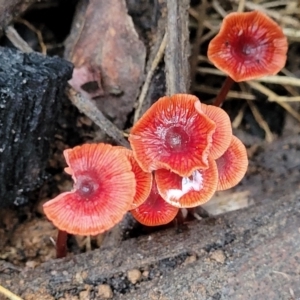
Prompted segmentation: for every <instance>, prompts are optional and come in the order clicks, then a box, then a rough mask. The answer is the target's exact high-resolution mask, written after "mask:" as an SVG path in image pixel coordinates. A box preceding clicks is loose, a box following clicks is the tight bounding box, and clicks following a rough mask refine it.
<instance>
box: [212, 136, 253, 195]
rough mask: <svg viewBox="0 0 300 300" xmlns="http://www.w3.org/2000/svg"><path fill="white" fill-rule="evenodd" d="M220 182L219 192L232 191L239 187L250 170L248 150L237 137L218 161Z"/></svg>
mask: <svg viewBox="0 0 300 300" xmlns="http://www.w3.org/2000/svg"><path fill="white" fill-rule="evenodd" d="M216 163H217V167H218V173H219V182H218V187H217V190H218V191H223V190H227V189H230V188H232V187H234V186H235V185H237V184H238V183H239V182H240V181H241V180H242V179H243V177H244V176H245V174H246V172H247V168H248V157H247V150H246V147H245V146H244V144H243V143H242V142H241V140H239V139H238V138H237V137H236V136H234V135H233V136H232V140H231V143H230V146H229V147H228V149H227V150H226V151H225V153H224V154H223V155H222V156H221V157H220V158H218V159H217V160H216Z"/></svg>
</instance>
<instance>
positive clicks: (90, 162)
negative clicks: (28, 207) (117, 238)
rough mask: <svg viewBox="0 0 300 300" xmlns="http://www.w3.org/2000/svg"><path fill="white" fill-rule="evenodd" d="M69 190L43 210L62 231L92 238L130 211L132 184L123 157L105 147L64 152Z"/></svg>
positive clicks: (122, 154) (126, 161)
mask: <svg viewBox="0 0 300 300" xmlns="http://www.w3.org/2000/svg"><path fill="white" fill-rule="evenodd" d="M64 156H65V158H66V161H67V164H68V166H69V167H68V168H66V171H67V172H68V173H69V174H71V175H72V178H73V180H74V187H73V190H72V191H70V192H65V193H62V194H60V195H58V196H57V197H56V198H54V199H53V200H50V201H48V202H46V203H45V204H44V206H43V208H44V212H45V214H46V216H47V217H48V219H49V220H50V221H52V222H53V224H54V225H55V226H56V227H57V228H59V229H60V230H62V231H66V232H68V233H71V234H78V235H96V234H99V233H102V232H104V231H106V230H108V229H110V228H112V227H113V226H114V225H115V224H117V223H118V222H119V221H121V219H122V218H123V216H124V215H125V213H126V212H127V211H128V210H129V208H130V207H131V204H132V201H133V197H134V195H135V188H136V182H135V178H134V174H133V172H132V171H131V164H130V163H129V161H128V159H127V158H126V156H125V154H124V153H123V152H122V151H121V150H120V149H117V148H116V147H112V146H111V145H107V144H84V145H82V146H77V147H75V148H73V149H67V150H65V151H64Z"/></svg>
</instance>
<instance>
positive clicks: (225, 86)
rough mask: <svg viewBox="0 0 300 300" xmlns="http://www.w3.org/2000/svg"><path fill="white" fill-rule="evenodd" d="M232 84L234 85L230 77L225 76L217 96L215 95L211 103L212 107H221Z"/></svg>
mask: <svg viewBox="0 0 300 300" xmlns="http://www.w3.org/2000/svg"><path fill="white" fill-rule="evenodd" d="M233 83H234V80H233V79H232V78H231V77H230V76H227V77H226V79H225V81H224V83H223V85H222V87H221V90H220V92H219V94H218V95H217V97H216V99H215V101H214V103H213V105H214V106H218V107H221V106H222V104H223V102H224V100H225V98H226V96H227V94H228V92H229V90H230V88H231V87H232V85H233Z"/></svg>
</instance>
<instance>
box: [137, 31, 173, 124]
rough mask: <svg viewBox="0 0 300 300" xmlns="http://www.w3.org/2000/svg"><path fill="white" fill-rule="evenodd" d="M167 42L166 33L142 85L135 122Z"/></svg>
mask: <svg viewBox="0 0 300 300" xmlns="http://www.w3.org/2000/svg"><path fill="white" fill-rule="evenodd" d="M166 44H167V34H166V33H165V34H164V36H163V39H162V41H161V43H160V47H159V49H158V51H157V53H156V56H155V58H154V59H153V61H152V64H151V66H150V70H149V71H148V73H147V76H146V80H145V82H144V85H143V87H142V90H141V93H140V96H139V98H138V101H137V103H136V105H137V106H136V110H135V113H134V118H133V123H136V122H137V120H138V119H139V118H140V115H141V109H142V106H143V103H144V100H145V98H146V96H147V92H148V89H149V86H150V84H151V79H152V77H153V74H154V72H155V70H156V68H157V66H158V64H159V63H160V61H161V60H162V58H163V55H164V52H165V49H166Z"/></svg>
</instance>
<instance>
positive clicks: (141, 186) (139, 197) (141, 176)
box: [118, 146, 153, 209]
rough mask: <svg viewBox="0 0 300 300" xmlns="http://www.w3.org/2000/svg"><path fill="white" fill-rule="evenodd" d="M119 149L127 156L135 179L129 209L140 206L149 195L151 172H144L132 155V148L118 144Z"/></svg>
mask: <svg viewBox="0 0 300 300" xmlns="http://www.w3.org/2000/svg"><path fill="white" fill-rule="evenodd" d="M118 148H119V149H121V150H122V151H124V154H125V155H126V157H127V158H128V160H129V162H130V163H131V166H132V172H133V173H134V176H135V181H136V193H135V196H134V198H133V202H132V204H131V207H130V209H134V208H136V207H138V206H140V205H141V204H142V203H143V202H144V201H145V200H146V199H147V197H148V196H149V194H150V191H151V187H152V178H153V176H152V173H148V172H144V171H143V170H142V169H141V167H140V165H139V164H138V163H137V161H136V160H135V158H134V156H133V152H132V150H129V149H127V148H125V147H121V146H118Z"/></svg>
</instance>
